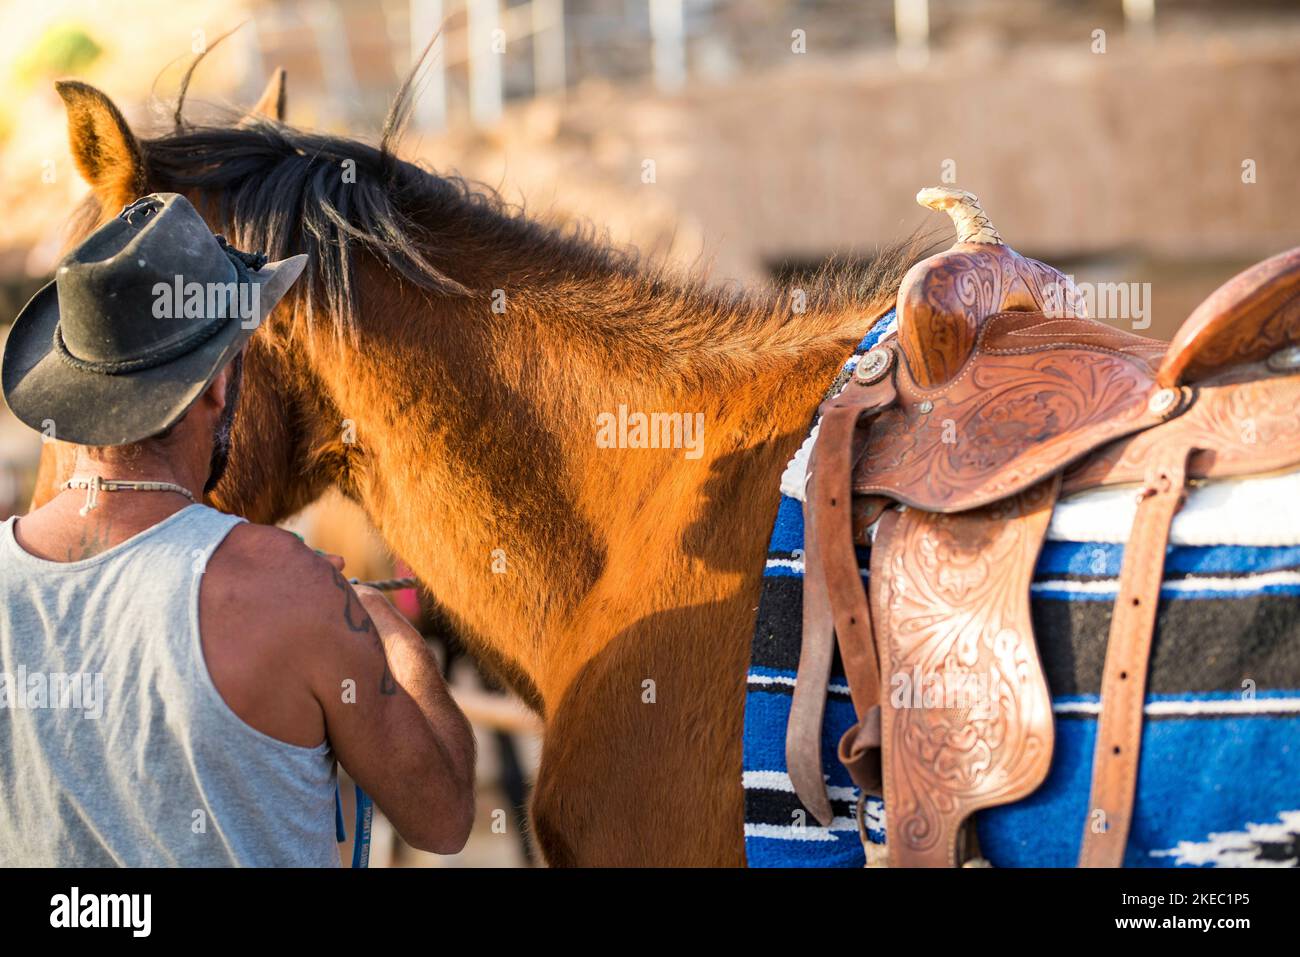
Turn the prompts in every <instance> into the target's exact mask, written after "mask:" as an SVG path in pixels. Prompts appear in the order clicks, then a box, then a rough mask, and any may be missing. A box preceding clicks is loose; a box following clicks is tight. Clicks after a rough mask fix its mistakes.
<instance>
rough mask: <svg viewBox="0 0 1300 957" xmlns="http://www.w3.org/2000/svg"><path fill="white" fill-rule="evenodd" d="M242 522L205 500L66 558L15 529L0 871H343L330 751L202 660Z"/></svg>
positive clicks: (6, 594)
mask: <svg viewBox="0 0 1300 957" xmlns="http://www.w3.org/2000/svg"><path fill="white" fill-rule="evenodd" d="M240 521H242V519H239V518H235V517H233V516H230V515H225V514H223V513H221V512H218V511H215V510H214V509H210V508H207V507H205V506H203V505H191V506H189V507H188V508H184V509H182V510H181V511H179V512H177V513H175V514H174V515H171V516H169V517H168V518H166V519H164V520H163V521H162V522H159V523H158V524H157V525H154V526H153V527H152V528H149V529H146V530H145V531H143V532H141V533H140V534H139V535H136V536H134V537H133V538H130V539H128V540H127V541H125V542H122V543H121V544H119V545H116V546H114V547H113V548H110V549H109V550H107V551H105V552H103V553H101V554H99V555H96V556H95V557H94V558H89V559H86V560H85V561H79V562H66V563H65V562H50V561H45V560H44V559H40V558H37V557H35V556H34V555H31V554H29V553H28V552H26V551H24V550H23V549H22V548H21V547H20V546H19V545H18V543H17V542H16V541H15V540H14V531H13V530H14V519H12V518H11V519H9V521H7V522H5V523H4V524H3V525H0V866H45V867H48V866H79V867H80V866H86V867H94V866H113V865H121V866H130V867H151V866H182V867H190V866H237V865H257V866H273V867H274V866H307V867H337V866H338V863H339V858H338V849H337V845H336V843H335V835H334V788H335V765H334V756H333V754H332V752H331V751H330V748H329V743H328V742H323V743H322V744H320V745H318V746H317V747H314V748H303V747H298V746H296V745H292V744H287V743H285V742H283V741H277V740H276V739H274V738H272V737H269V736H268V735H265V734H263V733H262V732H260V731H258V730H256V729H254V728H253V727H251V726H250V725H248V724H246V723H245V722H244V721H243V720H242V719H241V718H239V717H238V716H237V715H236V714H235V713H234V712H233V711H231V710H230V707H229V706H228V705H227V704H226V703H225V701H224V699H223V698H222V697H221V695H220V693H219V692H218V691H217V689H216V686H215V685H214V684H213V683H212V678H211V676H210V675H209V674H208V669H207V664H206V662H205V661H204V658H203V649H202V646H201V645H200V642H199V583H200V582H201V581H202V577H203V571H204V569H205V568H206V567H207V562H208V559H209V558H210V557H211V555H212V553H213V552H214V551H216V548H217V546H218V545H220V544H221V542H222V541H223V540H224V539H225V537H226V535H227V534H228V533H229V532H230V530H231V529H232V528H233V527H234V526H235V525H236V524H238V523H239V522H240Z"/></svg>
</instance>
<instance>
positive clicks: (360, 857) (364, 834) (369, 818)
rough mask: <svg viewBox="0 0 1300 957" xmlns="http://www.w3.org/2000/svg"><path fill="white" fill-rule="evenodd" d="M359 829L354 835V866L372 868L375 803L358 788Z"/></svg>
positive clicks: (357, 828) (359, 786) (358, 786)
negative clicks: (371, 833) (372, 829)
mask: <svg viewBox="0 0 1300 957" xmlns="http://www.w3.org/2000/svg"><path fill="white" fill-rule="evenodd" d="M356 787H357V827H356V831H355V833H354V834H353V835H352V866H353V867H369V866H370V825H371V823H372V822H373V821H374V819H375V802H374V801H372V800H370V795H368V794H367V793H366V792H365V791H363V790H361V785H360V784H358V785H357V786H356Z"/></svg>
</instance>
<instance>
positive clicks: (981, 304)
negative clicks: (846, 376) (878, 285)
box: [898, 186, 1087, 389]
mask: <svg viewBox="0 0 1300 957" xmlns="http://www.w3.org/2000/svg"><path fill="white" fill-rule="evenodd" d="M916 201H917V202H918V203H919V204H920V205H922V206H924V207H926V208H927V209H933V210H937V211H941V212H945V213H947V214H948V216H949V217H950V218H951V219H952V223H953V226H954V227H955V228H956V230H957V241H956V242H955V243H954V244H953V245H952V247H951V248H950V249H948V250H947V251H946V252H942V253H939V254H938V255H937V256H931V257H930V258H928V259H924V260H922V261H921V262H919V263H917V264H916V265H915V266H913V267H912V268H911V270H909V271H908V273H907V276H906V277H904V279H903V283H902V285H901V286H899V288H898V342H899V346H900V347H901V348H902V351H903V357H904V359H905V360H906V362H907V367H908V371H909V372H910V373H911V374H912V378H913V379H914V380H915V381H916V383H917V385H919V386H921V387H922V388H927V389H930V388H935V387H937V386H941V385H943V384H944V383H945V382H948V381H950V380H951V379H952V378H953V376H955V375H956V374H957V372H958V371H959V370H960V369H961V367H962V365H963V364H964V363H965V362H966V360H967V359H968V358H969V357H970V354H971V352H972V351H974V349H975V341H976V339H977V338H978V337H979V330H980V327H981V326H982V325H983V323H984V320H985V319H987V318H988V317H989V316H992V315H994V314H996V313H999V312H1028V311H1034V310H1042V311H1043V312H1044V313H1047V314H1048V315H1063V316H1069V317H1081V316H1085V315H1086V314H1087V309H1086V307H1085V306H1084V302H1083V296H1082V295H1081V294H1080V293H1079V290H1078V289H1077V288H1076V287H1075V285H1074V283H1073V282H1071V281H1070V280H1069V279H1068V278H1067V277H1066V276H1065V275H1063V274H1062V273H1059V272H1057V271H1056V270H1055V269H1053V268H1052V267H1050V266H1046V265H1044V264H1043V263H1040V262H1038V261H1037V260H1036V259H1027V258H1026V257H1024V256H1021V255H1020V254H1019V253H1017V252H1016V251H1015V250H1014V249H1012V248H1011V247H1010V246H1008V245H1007V244H1006V243H1005V242H1004V241H1003V239H1002V236H1001V234H1000V233H999V232H998V231H997V228H996V227H995V226H994V225H993V223H992V221H991V220H990V219H989V217H988V214H987V213H985V212H984V208H983V207H982V206H981V205H980V201H979V198H978V197H977V196H976V195H975V194H974V193H971V192H968V191H966V190H964V189H954V188H952V187H948V186H931V187H928V188H927V189H923V190H921V191H920V192H919V193H917V194H916Z"/></svg>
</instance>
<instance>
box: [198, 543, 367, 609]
mask: <svg viewBox="0 0 1300 957" xmlns="http://www.w3.org/2000/svg"><path fill="white" fill-rule="evenodd" d="M206 577H207V578H208V579H209V581H205V584H204V592H205V597H209V598H210V599H211V600H212V602H213V603H214V604H221V605H227V606H233V605H238V606H239V607H241V608H242V609H244V612H245V614H251V615H253V616H256V617H258V618H259V619H260V620H261V621H262V622H266V623H271V622H274V623H276V624H278V625H281V626H283V627H284V628H285V629H286V630H287V631H290V632H298V631H305V630H308V629H312V628H313V627H317V626H319V625H320V624H321V623H322V622H324V621H326V620H333V619H337V618H338V616H339V614H340V611H339V610H340V609H341V608H344V607H345V606H346V605H347V604H348V599H349V598H350V597H351V589H350V588H349V587H348V585H347V581H346V579H344V578H343V576H342V575H341V574H340V573H339V572H338V571H337V570H336V569H335V568H334V566H333V565H331V564H330V563H329V562H328V561H327V560H326V559H325V558H323V557H322V556H321V555H318V554H317V553H316V552H314V551H313V550H312V549H310V548H308V547H307V546H306V545H304V544H303V542H302V541H301V540H300V539H299V538H298V537H297V536H296V535H294V534H292V533H291V532H286V531H284V530H283V529H280V528H275V527H273V526H269V525H254V524H252V523H251V522H244V523H241V524H239V525H236V526H235V527H234V528H233V529H231V531H230V534H229V535H227V537H226V540H225V541H224V542H223V543H222V544H221V547H220V548H218V549H217V551H216V552H215V553H214V554H213V556H212V558H211V560H210V561H209V562H208V569H207V576H206ZM352 601H353V602H355V598H352ZM240 617H244V616H243V615H241V616H240Z"/></svg>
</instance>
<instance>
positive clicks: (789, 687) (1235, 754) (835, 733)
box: [743, 313, 1300, 867]
mask: <svg viewBox="0 0 1300 957" xmlns="http://www.w3.org/2000/svg"><path fill="white" fill-rule="evenodd" d="M893 329H894V324H893V313H890V314H888V315H886V316H885V317H884V318H883V319H882V320H881V321H880V322H878V323H877V324H876V325H875V327H874V328H873V329H872V330H871V332H870V333H868V335H867V337H866V338H865V339H864V340H863V342H862V343H861V345H860V346H859V347H858V349H857V350H856V351H855V354H854V356H853V357H852V358H851V359H850V360H849V361H848V362H847V363H846V365H845V367H844V369H843V371H842V374H841V377H840V378H839V379H838V380H837V382H836V384H835V385H834V386H833V387H832V390H831V391H832V392H834V391H836V390H837V389H838V388H839V387H840V386H842V384H843V382H844V381H845V380H846V379H847V377H848V375H849V374H850V373H851V372H852V369H853V367H854V365H855V364H856V361H857V357H858V356H859V355H861V354H862V353H863V352H865V351H867V350H868V349H870V348H871V347H873V346H874V345H875V344H876V343H877V342H879V341H880V340H881V339H883V338H884V337H885V336H886V335H888V334H889V333H890V332H892V331H893ZM809 447H810V443H805V446H804V448H803V449H802V450H801V452H800V456H798V457H796V460H795V461H794V462H792V463H791V469H790V470H789V471H788V472H787V477H786V479H785V480H783V482H782V495H781V502H780V507H779V510H778V513H777V519H776V524H775V527H774V528H773V531H772V536H771V540H770V544H769V546H768V559H767V567H766V571H765V574H764V578H763V589H762V598H761V601H760V605H759V609H758V617H757V621H756V624H755V629H754V638H753V645H752V649H751V658H750V668H749V674H748V689H747V694H746V699H745V730H744V782H743V783H744V788H745V850H746V855H747V859H748V863H749V866H751V867H860V866H862V865H863V864H864V862H865V855H864V852H863V848H862V845H861V842H860V840H859V837H858V829H857V822H856V820H855V807H856V803H857V801H858V799H859V794H858V791H857V789H856V788H855V787H854V786H853V784H852V782H851V781H850V779H849V776H848V773H847V772H846V771H845V770H844V768H843V767H842V766H841V765H840V764H839V761H838V760H837V758H836V754H835V749H836V744H837V742H838V741H839V739H840V736H841V735H842V734H843V733H844V732H845V731H846V730H847V729H848V728H849V727H850V726H851V725H852V724H853V723H854V720H855V716H854V713H853V705H852V703H851V702H850V700H849V694H848V687H847V684H846V682H845V679H844V676H843V670H842V668H841V666H840V664H839V662H838V660H837V661H836V662H835V665H834V667H833V673H832V679H831V687H830V693H829V696H828V700H827V703H826V713H825V719H824V724H823V728H822V767H823V770H824V773H825V774H826V775H827V780H828V785H829V792H830V797H831V802H832V806H833V808H834V810H835V818H834V820H833V821H832V822H831V824H830V826H829V827H821V826H819V825H818V824H817V822H816V820H815V819H814V818H813V816H812V815H811V814H810V813H809V812H808V811H807V810H806V809H805V808H803V806H802V805H801V804H800V802H799V800H798V798H797V797H796V796H795V794H794V789H793V787H792V786H791V784H790V778H789V775H788V773H787V769H786V759H785V733H786V724H787V719H788V717H789V713H790V701H791V693H792V691H793V688H794V682H795V670H796V667H797V665H798V660H799V649H800V621H801V602H802V584H803V583H802V574H803V561H802V554H803V553H802V548H803V515H802V506H801V502H800V501H799V499H798V497H797V496H798V495H799V494H800V493H799V487H800V484H801V483H800V482H798V481H797V476H799V475H801V474H802V470H803V466H802V463H801V461H800V457H802V458H803V459H804V460H805V461H806V455H807V451H808V449H809ZM1132 499H1133V496H1132V493H1131V490H1124V489H1104V490H1098V491H1094V492H1087V493H1084V494H1081V495H1077V496H1073V497H1072V498H1069V499H1065V500H1063V501H1062V502H1061V503H1060V504H1059V505H1058V506H1057V509H1056V511H1055V512H1054V513H1053V517H1052V525H1051V528H1050V529H1049V531H1048V535H1047V539H1048V540H1047V542H1046V543H1045V545H1044V548H1043V551H1042V554H1041V556H1040V558H1039V561H1038V565H1037V568H1036V569H1035V573H1034V581H1033V585H1032V594H1031V600H1032V609H1033V622H1034V632H1035V636H1036V638H1037V642H1038V649H1039V652H1040V654H1041V656H1042V659H1043V665H1044V669H1045V671H1046V675H1047V680H1048V685H1049V688H1050V690H1051V694H1052V700H1053V711H1054V713H1055V727H1056V744H1055V750H1054V753H1053V756H1052V766H1051V771H1050V772H1049V775H1048V778H1047V780H1046V781H1045V782H1044V784H1043V785H1042V786H1041V787H1040V788H1039V789H1038V790H1037V791H1036V792H1034V794H1033V795H1032V796H1030V797H1029V798H1027V799H1025V800H1023V801H1020V802H1019V803H1016V804H1012V805H1007V806H1004V807H1000V808H995V809H991V810H987V811H983V812H980V813H979V815H978V816H977V821H976V828H977V832H978V836H979V841H980V847H981V850H982V853H983V855H984V856H985V857H986V858H988V860H989V861H990V862H991V863H992V864H993V865H994V866H997V867H1072V866H1074V864H1075V862H1076V861H1077V860H1078V856H1079V844H1080V838H1081V830H1082V828H1081V823H1082V822H1083V821H1084V819H1085V815H1086V813H1087V805H1088V796H1089V785H1090V780H1091V771H1092V755H1093V748H1094V735H1095V731H1096V723H1097V714H1098V710H1099V701H1100V687H1101V675H1102V664H1103V661H1104V659H1105V653H1106V639H1107V633H1108V629H1109V625H1110V615H1111V606H1112V603H1113V601H1114V599H1115V594H1116V588H1117V579H1118V576H1119V571H1120V562H1121V559H1122V557H1123V553H1124V544H1123V542H1124V540H1125V538H1126V536H1127V533H1128V529H1129V526H1130V522H1131V520H1132V515H1133V509H1134V505H1133V504H1132ZM1172 542H1173V544H1172V546H1171V549H1170V552H1169V554H1168V558H1167V562H1166V567H1165V578H1164V584H1163V586H1162V589H1161V601H1160V610H1159V616H1158V621H1157V627H1156V634H1155V643H1154V646H1153V652H1152V660H1151V668H1150V676H1149V682H1148V687H1147V698H1146V705H1145V712H1146V722H1145V726H1144V730H1143V737H1142V751H1141V764H1140V767H1139V774H1138V782H1137V799H1136V806H1135V817H1134V820H1133V825H1132V830H1131V833H1130V838H1129V843H1128V850H1127V854H1126V857H1125V864H1126V865H1127V866H1130V867H1134V866H1136V867H1216V866H1217V867H1223V866H1277V867H1294V866H1298V865H1300V473H1297V474H1290V475H1283V476H1276V477H1268V478H1253V479H1249V480H1244V481H1236V482H1219V483H1211V484H1206V485H1204V486H1202V487H1200V488H1197V489H1194V490H1193V491H1192V492H1191V494H1190V495H1189V497H1188V501H1187V504H1186V505H1185V506H1184V508H1183V510H1182V511H1181V512H1180V513H1179V515H1178V517H1177V518H1176V519H1175V521H1174V526H1173V535H1172ZM858 557H859V567H860V568H861V569H862V574H863V578H864V582H865V578H866V568H867V566H868V560H867V553H866V550H865V549H860V550H859V553H858ZM864 811H865V814H864V817H865V820H866V823H867V836H868V838H869V840H871V841H874V842H877V843H881V844H883V843H884V842H885V841H886V839H887V834H888V824H887V813H888V809H887V808H885V807H884V806H883V804H882V802H881V801H880V800H879V799H878V798H876V797H868V798H867V804H866V806H865V808H864Z"/></svg>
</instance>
